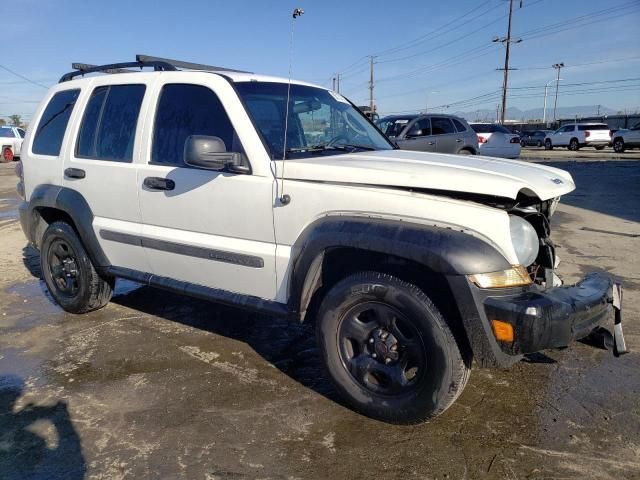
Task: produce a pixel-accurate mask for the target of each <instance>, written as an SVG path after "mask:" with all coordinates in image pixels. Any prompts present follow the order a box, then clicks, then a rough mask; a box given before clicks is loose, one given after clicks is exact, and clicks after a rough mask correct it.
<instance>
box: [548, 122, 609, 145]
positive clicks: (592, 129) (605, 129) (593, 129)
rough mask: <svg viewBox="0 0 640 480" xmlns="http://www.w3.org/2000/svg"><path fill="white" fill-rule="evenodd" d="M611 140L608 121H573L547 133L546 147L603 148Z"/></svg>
mask: <svg viewBox="0 0 640 480" xmlns="http://www.w3.org/2000/svg"><path fill="white" fill-rule="evenodd" d="M610 142H611V131H610V129H609V125H607V124H606V123H571V124H569V125H564V126H562V127H560V128H559V129H558V130H556V131H555V132H553V133H550V134H549V135H547V137H546V138H545V139H544V148H545V149H547V150H551V149H552V148H553V147H567V148H568V149H569V150H573V151H576V150H579V149H580V148H582V147H594V148H595V149H596V150H602V149H603V148H604V147H606V146H607V145H609V143H610Z"/></svg>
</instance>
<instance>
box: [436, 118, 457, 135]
mask: <svg viewBox="0 0 640 480" xmlns="http://www.w3.org/2000/svg"><path fill="white" fill-rule="evenodd" d="M431 130H432V131H433V135H444V134H447V133H455V132H456V130H455V129H454V128H453V123H451V120H449V119H448V118H443V117H433V118H432V119H431Z"/></svg>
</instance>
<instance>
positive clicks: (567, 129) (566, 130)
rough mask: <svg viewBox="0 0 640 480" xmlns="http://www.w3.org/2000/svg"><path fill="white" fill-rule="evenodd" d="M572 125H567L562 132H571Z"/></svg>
mask: <svg viewBox="0 0 640 480" xmlns="http://www.w3.org/2000/svg"><path fill="white" fill-rule="evenodd" d="M573 128H574V127H573V125H567V126H566V127H564V128H563V129H562V131H563V132H573Z"/></svg>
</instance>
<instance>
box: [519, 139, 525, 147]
mask: <svg viewBox="0 0 640 480" xmlns="http://www.w3.org/2000/svg"><path fill="white" fill-rule="evenodd" d="M526 145H527V144H526V143H524V140H520V146H521V147H522V148H524V147H525V146H526Z"/></svg>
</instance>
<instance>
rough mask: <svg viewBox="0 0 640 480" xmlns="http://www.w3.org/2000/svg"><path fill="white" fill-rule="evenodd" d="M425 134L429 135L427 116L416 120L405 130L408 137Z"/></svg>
mask: <svg viewBox="0 0 640 480" xmlns="http://www.w3.org/2000/svg"><path fill="white" fill-rule="evenodd" d="M427 135H431V120H430V119H429V118H421V119H420V120H416V122H415V123H414V124H413V125H412V126H411V128H410V129H409V132H407V136H409V137H426V136H427Z"/></svg>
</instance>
